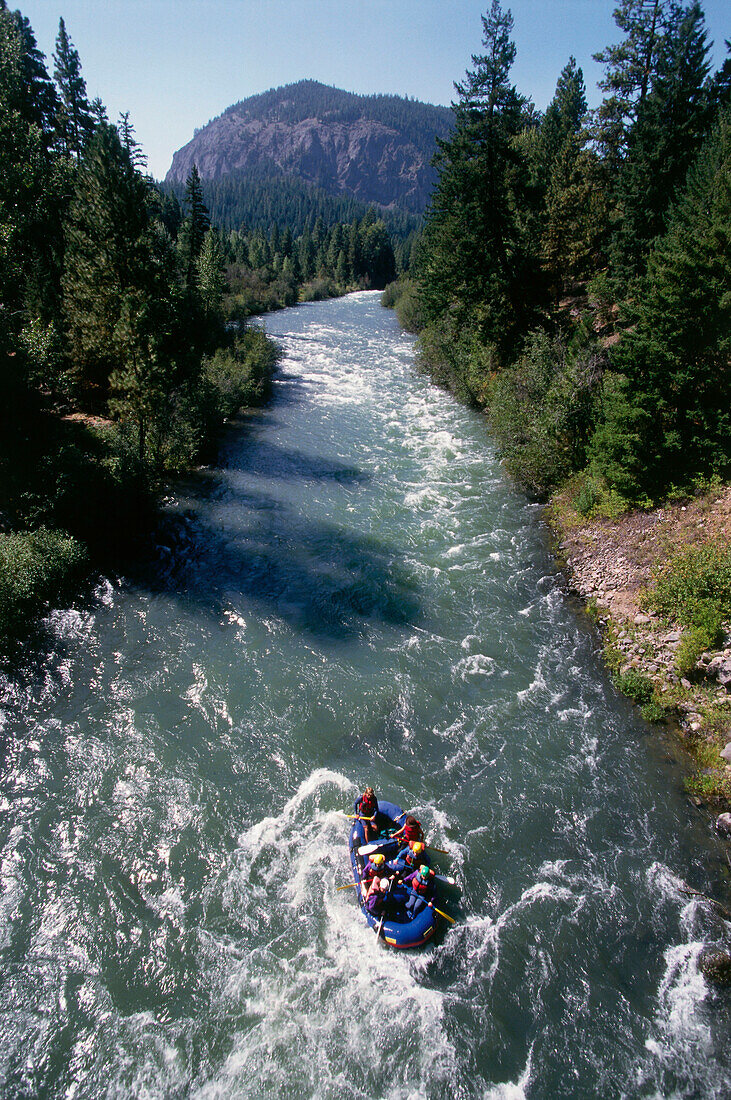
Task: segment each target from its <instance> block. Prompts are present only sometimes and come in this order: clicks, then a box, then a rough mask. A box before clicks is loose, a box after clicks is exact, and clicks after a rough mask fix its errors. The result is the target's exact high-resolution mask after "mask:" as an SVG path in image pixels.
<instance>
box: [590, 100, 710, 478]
mask: <svg viewBox="0 0 731 1100" xmlns="http://www.w3.org/2000/svg"><path fill="white" fill-rule="evenodd" d="M640 291H641V292H640V294H639V295H638V297H637V303H638V304H637V317H636V328H635V329H634V331H632V332H630V333H629V334H628V335H627V336H626V337H625V339H624V340H623V342H622V344H621V345H620V347H619V349H618V354H617V357H616V366H617V368H618V369H619V370H621V371H622V372H623V376H624V381H622V382H621V383H620V387H619V393H618V394H617V395H615V398H614V399H613V405H612V413H611V415H608V416H607V417H606V418H605V423H604V425H603V427H602V428H601V430H600V431H599V432H598V433H597V437H596V439H595V443H594V452H595V463H596V464H597V466H598V467H599V469H600V470H601V471H602V472H604V473H607V472H608V471H609V472H610V473H611V477H612V478H613V480H614V482H615V483H618V482H619V479H620V478H621V477H622V476H623V471H627V470H630V471H632V476H633V478H634V481H635V484H636V486H639V487H640V488H644V489H645V490H648V491H649V492H650V493H651V494H652V495H654V494H656V493H657V492H663V491H665V490H667V488H668V487H669V486H671V485H673V484H675V485H683V486H685V485H687V484H688V483H689V481H690V479H691V478H692V477H693V476H694V475H697V474H704V475H706V476H708V475H710V474H714V473H716V474H719V475H720V476H721V477H728V476H729V474H731V405H729V400H728V394H729V388H730V387H731V108H728V107H727V108H725V110H724V111H723V112H722V114H721V116H720V119H719V123H718V125H717V127H716V129H715V131H714V133H713V134H712V136H711V138H710V139H709V140H708V142H707V143H706V145H705V146H704V148H703V150H702V152H701V154H700V156H699V158H698V162H697V164H696V165H695V167H694V168H693V170H692V171H691V173H690V175H689V178H688V185H687V188H686V190H685V192H684V194H683V196H682V198H681V199H680V200H679V202H678V204H677V205H676V207H675V208H674V210H673V213H672V215H671V219H670V224H669V228H668V231H667V233H666V234H665V236H664V237H662V238H660V239H659V240H658V242H657V244H656V245H655V247H654V249H653V250H652V253H651V255H650V260H649V264H648V272H647V276H646V278H645V280H644V282H643V283H642V284H641V287H640ZM615 388H616V387H615Z"/></svg>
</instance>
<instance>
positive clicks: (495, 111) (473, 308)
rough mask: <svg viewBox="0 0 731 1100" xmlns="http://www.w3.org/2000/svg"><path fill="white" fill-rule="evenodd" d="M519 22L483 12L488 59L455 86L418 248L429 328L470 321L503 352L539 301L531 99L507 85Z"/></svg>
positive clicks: (496, 6) (495, 6)
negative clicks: (532, 225)
mask: <svg viewBox="0 0 731 1100" xmlns="http://www.w3.org/2000/svg"><path fill="white" fill-rule="evenodd" d="M512 25H513V21H512V16H511V15H510V12H503V11H502V9H501V6H500V3H499V0H493V2H492V6H491V8H490V11H489V13H488V15H486V16H483V18H482V26H483V37H482V43H483V46H484V47H485V51H486V52H485V53H484V54H482V55H475V56H474V58H473V60H474V64H475V69H474V70H472V71H469V72H468V73H467V74H466V77H465V81H464V82H463V83H462V84H457V85H456V88H457V92H458V95H459V99H458V102H457V104H456V105H455V107H454V116H455V126H454V132H453V134H452V136H451V137H450V138H449V139H448V140H446V141H440V142H439V143H438V145H439V154H438V157H437V166H438V168H439V181H438V184H437V187H436V190H435V192H434V195H433V198H432V204H431V208H430V210H429V212H428V216H427V221H426V226H425V230H424V240H423V245H422V248H421V250H420V252H419V260H418V266H417V276H418V282H419V296H420V299H421V302H422V307H423V310H424V317H425V321H426V323H427V324H428V325H429V324H431V325H439V324H442V323H444V322H445V321H446V323H447V324H448V325H449V326H450V331H451V332H452V334H455V333H456V332H457V330H459V329H461V328H462V327H463V326H464V325H465V324H466V323H468V321H469V323H471V324H473V325H475V326H476V327H477V330H478V332H479V334H480V336H481V338H482V339H483V340H484V341H485V342H486V343H491V344H494V345H496V346H498V347H499V348H501V349H503V350H504V351H508V350H510V349H511V348H513V347H514V346H515V342H516V338H517V336H518V334H519V332H520V331H521V330H524V329H525V327H526V325H527V323H528V322H529V320H530V319H531V318H532V316H533V311H534V308H535V305H536V301H537V299H538V298H539V297H540V290H541V281H540V278H539V277H538V271H537V266H538V265H537V257H536V256H535V255H534V254H533V253H532V251H531V248H530V239H529V223H527V222H526V221H525V220H524V218H523V217H521V212H522V209H523V208H524V207H525V206H526V204H529V197H528V176H527V171H526V166H525V164H524V162H523V158H522V156H521V150H520V146H519V144H518V143H517V138H518V137H519V135H520V134H521V132H522V131H523V130H524V129H525V127H526V125H528V124H529V120H530V114H529V112H527V110H526V101H525V100H524V99H523V97H522V96H520V95H519V94H518V92H517V90H516V88H515V87H514V85H512V84H511V83H510V79H509V74H510V69H511V67H512V64H513V60H514V58H515V45H514V44H513V42H512V41H511V39H510V34H511V31H512Z"/></svg>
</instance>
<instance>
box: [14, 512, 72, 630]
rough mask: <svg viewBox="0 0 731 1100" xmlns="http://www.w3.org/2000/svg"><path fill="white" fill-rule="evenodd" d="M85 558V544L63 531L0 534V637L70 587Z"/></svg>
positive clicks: (19, 628)
mask: <svg viewBox="0 0 731 1100" xmlns="http://www.w3.org/2000/svg"><path fill="white" fill-rule="evenodd" d="M86 560H87V555H86V549H85V547H84V546H82V544H81V543H80V542H77V541H76V539H74V538H72V537H71V536H70V535H67V534H66V533H65V532H63V531H53V530H49V529H48V528H46V527H39V528H38V530H36V531H30V532H23V533H18V532H16V533H13V534H0V640H2V641H3V642H6V641H7V640H8V638H10V637H12V636H13V635H16V634H17V633H18V632H19V631H20V630H21V628H23V627H24V626H26V625H27V621H28V619H32V618H34V617H35V616H36V615H38V614H39V612H40V611H41V610H42V609H43V608H44V607H45V606H46V604H47V603H48V602H49V601H53V600H57V599H59V598H60V597H61V596H62V595H63V594H64V593H65V592H66V591H68V590H69V588H70V586H71V584H73V582H74V581H76V580H77V579H78V577H79V575H80V574H81V572H82V570H83V568H84V567H85V565H86Z"/></svg>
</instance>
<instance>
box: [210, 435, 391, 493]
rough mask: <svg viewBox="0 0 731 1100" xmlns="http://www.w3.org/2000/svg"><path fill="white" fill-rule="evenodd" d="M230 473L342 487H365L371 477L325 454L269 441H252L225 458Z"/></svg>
mask: <svg viewBox="0 0 731 1100" xmlns="http://www.w3.org/2000/svg"><path fill="white" fill-rule="evenodd" d="M226 467H227V471H228V472H229V473H230V472H231V471H232V470H233V471H238V472H239V473H244V474H253V475H256V476H259V477H264V478H270V479H276V480H281V481H295V480H296V481H334V482H337V483H339V484H341V485H364V484H366V483H367V482H368V481H369V480H370V474H369V473H366V472H365V471H364V470H361V469H360V468H359V467H358V466H350V465H347V464H346V463H344V462H338V461H336V460H334V459H331V458H325V457H323V456H322V455H311V454H307V453H306V452H305V451H300V450H296V449H293V448H288V447H281V446H279V445H278V444H276V443H272V442H270V441H269V440H267V439H255V438H250V439H248V440H247V441H246V443H245V444H244V445H242V446H240V447H237V448H232V449H231V450H230V451H229V452H228V453H227V455H226Z"/></svg>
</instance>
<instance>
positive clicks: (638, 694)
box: [614, 668, 655, 705]
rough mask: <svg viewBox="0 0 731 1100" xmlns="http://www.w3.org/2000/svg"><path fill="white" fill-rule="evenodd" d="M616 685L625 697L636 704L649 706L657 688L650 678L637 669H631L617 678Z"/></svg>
mask: <svg viewBox="0 0 731 1100" xmlns="http://www.w3.org/2000/svg"><path fill="white" fill-rule="evenodd" d="M614 683H615V684H616V686H617V688H618V689H619V691H621V692H622V694H623V695H627V696H628V697H629V698H630V699H632V700H633V702H635V703H639V704H641V705H643V704H648V703H650V701H651V700H652V697H653V694H654V692H655V688H654V686H653V683H652V680H651V679H650V678H649V676H645V674H644V673H643V672H640V671H639V670H638V669H636V668H630V669H628V670H627V672H623V673H621V674H620V675H618V676H616V677H615V680H614Z"/></svg>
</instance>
